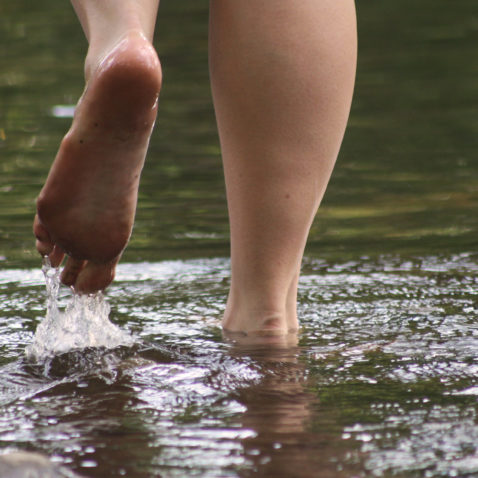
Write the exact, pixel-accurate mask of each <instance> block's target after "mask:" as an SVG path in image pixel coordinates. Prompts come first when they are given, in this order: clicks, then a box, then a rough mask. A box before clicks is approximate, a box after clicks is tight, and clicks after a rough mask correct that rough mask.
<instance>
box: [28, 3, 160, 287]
mask: <svg viewBox="0 0 478 478" xmlns="http://www.w3.org/2000/svg"><path fill="white" fill-rule="evenodd" d="M158 1H159V0H120V1H116V0H101V1H98V0H73V5H74V8H75V10H76V12H77V14H78V17H79V19H80V22H81V24H82V26H83V29H84V31H85V34H86V36H87V38H88V41H89V49H88V55H87V58H86V62H85V77H86V88H85V92H84V93H83V96H82V97H81V98H80V101H79V102H78V105H77V107H76V110H75V116H74V118H73V123H72V126H71V128H70V130H69V132H68V133H67V134H66V136H65V137H64V138H63V141H62V143H61V145H60V149H59V151H58V154H57V156H56V158H55V161H54V162H53V165H52V167H51V170H50V173H49V175H48V178H47V180H46V183H45V185H44V187H43V189H42V191H41V193H40V195H39V197H38V200H37V216H36V218H35V223H34V233H35V235H36V237H37V249H38V250H39V252H40V253H41V254H44V255H49V256H50V259H51V261H52V263H53V264H54V265H59V264H60V263H61V261H62V260H63V257H64V255H65V254H68V255H69V258H68V260H67V262H66V265H65V268H64V270H63V273H62V281H63V282H64V283H65V284H67V285H73V286H74V287H75V289H76V290H77V291H79V292H94V291H97V290H100V289H103V288H105V287H106V286H107V285H108V284H109V283H110V282H111V281H112V279H113V277H114V271H115V267H116V264H117V262H118V260H119V258H120V256H121V253H122V251H123V249H124V248H125V247H126V244H127V242H128V239H129V236H130V234H131V230H132V226H133V221H134V214H135V210H136V200H137V191H138V185H139V177H140V173H141V169H142V167H143V163H144V158H145V155H146V151H147V148H148V143H149V137H150V135H151V130H152V127H153V125H154V121H155V118H156V109H157V99H158V95H159V90H160V86H161V67H160V64H159V60H158V57H157V55H156V52H155V51H154V48H153V46H152V45H151V41H152V36H153V31H154V24H155V20H156V12H157V8H158Z"/></svg>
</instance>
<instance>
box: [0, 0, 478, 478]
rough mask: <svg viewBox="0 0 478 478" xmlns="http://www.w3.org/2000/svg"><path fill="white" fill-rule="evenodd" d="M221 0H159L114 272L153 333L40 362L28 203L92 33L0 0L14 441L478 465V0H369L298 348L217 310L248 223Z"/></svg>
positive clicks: (2, 211)
mask: <svg viewBox="0 0 478 478" xmlns="http://www.w3.org/2000/svg"><path fill="white" fill-rule="evenodd" d="M207 4H208V2H207V0H181V2H173V1H171V0H170V1H169V2H168V1H166V0H165V1H163V2H161V9H160V16H159V25H158V35H157V38H156V46H157V48H158V50H159V53H160V55H161V58H162V64H163V68H164V77H165V81H164V89H163V92H162V95H161V103H160V115H159V118H158V122H157V127H156V130H155V133H154V136H153V138H152V141H151V149H150V154H149V157H148V161H147V164H146V166H145V170H144V174H143V179H142V186H141V190H140V197H139V209H138V214H137V220H136V224H135V230H134V233H133V238H132V242H131V244H130V246H129V248H128V250H127V252H126V254H125V262H127V263H125V264H123V265H122V266H121V267H120V268H119V274H118V281H117V282H116V283H115V284H114V285H113V286H112V287H111V289H110V290H109V292H108V300H109V302H110V303H111V306H112V312H111V318H112V320H113V321H114V322H115V323H116V324H118V325H119V326H120V327H121V328H123V329H124V330H127V331H128V332H130V333H131V334H132V335H134V336H135V337H139V338H140V341H139V343H138V344H137V345H136V346H135V347H132V348H121V349H115V350H113V351H111V350H110V351H106V350H98V349H88V350H86V351H84V352H82V353H70V354H64V355H61V356H58V357H56V358H54V359H53V360H49V361H47V362H46V363H45V364H43V365H42V366H33V365H31V364H29V363H28V362H27V361H25V359H24V351H25V347H26V346H27V345H28V344H29V343H30V342H31V340H32V337H33V333H34V330H35V328H36V326H37V324H38V323H39V322H40V321H41V320H42V319H43V318H44V317H45V303H44V285H43V278H42V275H41V271H40V267H39V266H40V261H39V259H38V258H37V256H36V253H35V252H34V250H33V249H34V248H33V239H32V236H31V219H32V216H33V211H34V198H35V196H36V195H37V194H38V191H39V190H40V187H41V184H42V182H43V179H44V178H45V176H46V174H47V171H48V168H49V166H50V164H51V160H52V158H53V157H54V155H55V153H56V148H57V145H58V143H59V141H60V138H61V137H62V135H63V134H64V132H65V131H66V129H67V128H68V125H69V122H70V116H71V113H72V106H71V105H74V104H75V102H76V99H77V98H78V96H79V95H80V94H81V90H82V87H83V80H82V61H83V55H84V53H85V50H86V42H85V40H84V38H83V33H82V32H81V29H80V28H79V26H78V24H77V21H76V19H75V18H74V15H73V12H72V10H71V7H70V6H69V4H68V3H67V2H56V1H54V0H44V1H43V2H29V1H27V0H17V1H15V2H3V3H2V4H1V5H0V40H1V44H2V45H6V47H5V48H3V49H1V51H0V157H1V161H0V173H1V174H0V205H1V207H0V266H2V270H0V315H1V317H2V320H1V321H0V350H1V354H0V406H1V413H0V448H1V449H2V451H8V450H12V449H22V450H29V451H37V452H41V453H43V454H45V455H46V456H48V457H50V458H51V459H52V460H53V461H55V462H57V463H60V464H63V465H65V466H67V467H69V468H70V469H73V470H75V471H77V472H78V473H80V474H81V475H84V476H87V477H90V478H96V477H98V478H99V477H101V478H104V477H109V476H111V477H117V476H132V477H135V478H142V477H144V478H146V477H148V478H149V477H151V476H162V477H181V478H183V477H185V476H198V477H199V476H200V477H221V478H222V477H239V476H241V477H242V476H253V475H256V476H271V477H290V476H299V477H300V476H304V477H309V476H321V477H327V476H330V477H340V476H344V477H352V476H354V477H355V476H357V477H369V476H383V477H386V476H392V475H394V476H404V477H406V476H410V477H416V476H423V477H438V476H459V477H462V476H477V475H478V450H477V445H476V444H477V443H478V427H477V425H476V423H477V413H478V409H477V396H478V383H477V379H476V377H477V367H478V358H477V352H476V351H477V350H478V347H477V345H478V343H477V341H478V330H477V326H476V317H477V312H478V306H477V293H478V287H477V272H478V257H477V255H476V237H477V234H478V215H477V214H476V208H477V206H478V162H477V161H476V151H477V150H478V121H477V114H476V112H477V105H478V90H477V88H476V85H477V84H478V70H477V69H476V66H475V63H474V62H473V61H472V60H471V59H473V58H475V56H476V51H475V50H476V44H477V41H478V17H477V15H476V14H475V10H474V9H473V8H470V7H472V6H473V7H474V6H475V5H474V3H473V2H472V1H471V0H455V1H454V2H448V1H446V0H422V1H420V2H416V1H414V0H402V1H401V2H397V1H394V0H381V1H380V2H364V1H361V0H359V1H357V7H358V17H359V23H358V26H359V36H360V54H359V65H358V76H357V86H356V93H355V99H354V104H353V108H352V115H351V119H350V125H349V128H348V130H347V134H346V138H345V142H344V145H343V149H342V152H341V155H340V159H339V162H338V164H337V167H336V169H335V171H334V175H333V178H332V181H331V184H330V187H329V189H328V191H327V195H326V197H325V201H324V204H323V206H322V207H321V210H320V212H319V215H318V219H317V221H316V222H315V224H314V226H313V229H312V232H311V237H310V241H309V245H308V250H307V259H306V260H305V261H304V267H303V272H304V274H303V277H302V279H301V283H300V291H299V304H300V316H301V323H302V330H301V332H300V335H299V343H298V344H296V345H291V346H290V347H288V348H285V347H275V348H270V347H269V348H264V347H262V348H261V347H252V346H246V345H241V344H240V343H237V342H234V341H231V340H230V339H229V338H224V337H222V335H221V331H220V328H219V327H218V318H219V317H220V315H221V312H222V310H223V308H224V301H225V296H226V293H227V288H228V284H229V271H228V262H227V260H225V259H222V258H223V257H227V254H228V224H227V214H226V206H225V198H224V186H223V177H222V176H223V175H222V171H221V162H220V152H219V147H218V141H217V135H216V130H215V125H214V115H213V111H212V106H211V98H210V91H209V85H208V78H207V74H208V73H207V15H208V11H207V8H208V6H207ZM142 261H143V262H142ZM60 301H63V303H65V302H67V301H68V291H66V290H63V289H62V290H60Z"/></svg>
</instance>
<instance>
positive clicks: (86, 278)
mask: <svg viewBox="0 0 478 478" xmlns="http://www.w3.org/2000/svg"><path fill="white" fill-rule="evenodd" d="M73 5H74V8H75V11H76V12H77V15H78V17H79V19H80V22H81V25H82V27H83V30H84V31H85V34H86V37H87V39H88V41H89V50H88V55H87V58H86V62H85V77H86V84H87V87H86V89H85V93H84V94H83V96H82V99H81V100H80V102H79V104H78V107H77V110H76V113H75V117H74V119H73V124H72V126H71V129H70V131H69V132H68V133H67V135H66V136H65V138H64V140H63V142H62V144H61V145H60V149H59V152H58V155H57V157H56V159H55V161H54V163H53V166H52V168H51V171H50V173H49V176H48V178H47V181H46V183H45V186H44V187H43V189H42V191H41V193H40V196H39V198H38V202H37V206H38V214H37V216H36V218H35V224H34V232H35V235H36V237H37V249H38V250H39V252H40V253H41V254H43V255H49V256H50V259H51V261H52V263H53V264H54V265H59V264H60V263H61V261H62V260H63V258H64V256H65V255H67V256H68V258H67V260H66V263H65V267H64V269H63V273H62V280H63V282H64V283H65V284H67V285H72V286H74V287H75V289H76V290H77V291H78V292H80V293H90V292H95V291H97V290H101V289H104V288H105V287H107V286H108V285H109V284H110V282H111V281H112V280H113V277H114V271H115V267H116V265H117V263H118V261H119V259H120V257H121V253H122V251H123V250H124V248H125V247H126V244H127V242H128V239H129V236H130V234H131V230H132V226H133V222H134V214H135V209H136V200H137V190H138V185H139V177H140V173H141V169H142V167H143V163H144V159H145V156H146V152H147V147H148V143H149V137H150V134H151V130H152V127H153V125H154V120H155V117H156V109H157V98H158V95H159V91H160V87H161V81H162V75H161V66H160V63H159V60H158V57H157V55H156V52H155V51H154V48H153V47H152V45H151V41H152V37H153V32H154V24H155V19H156V13H157V9H158V1H156V0H101V1H100V0H73ZM356 47H357V41H356V26H355V8H354V3H353V0H300V1H297V0H281V1H280V2H276V1H271V0H250V1H249V0H247V1H237V0H211V2H210V71H211V84H212V92H213V99H214V107H215V110H216V117H217V122H218V129H219V137H220V142H221V149H222V157H223V163H224V171H225V180H226V190H227V200H228V208H229V218H230V228H231V274H232V277H231V289H230V292H229V297H228V301H227V306H226V310H225V313H224V317H223V321H222V324H223V328H224V329H225V330H227V331H230V332H233V333H240V334H243V335H248V336H251V337H254V336H270V335H272V336H284V335H287V334H289V333H291V332H294V331H296V330H297V328H298V319H297V306H296V302H297V283H298V279H299V272H300V264H301V260H302V255H303V251H304V247H305V244H306V240H307V235H308V232H309V229H310V226H311V224H312V221H313V218H314V215H315V213H316V211H317V208H318V207H319V204H320V202H321V199H322V197H323V195H324V192H325V189H326V186H327V183H328V181H329V178H330V175H331V172H332V169H333V166H334V164H335V161H336V158H337V155H338V152H339V148H340V144H341V142H342V138H343V135H344V131H345V126H346V123H347V119H348V115H349V110H350V104H351V99H352V92H353V86H354V79H355V65H356ZM96 231H101V233H100V234H96V233H93V232H96Z"/></svg>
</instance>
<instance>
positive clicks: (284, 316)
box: [222, 298, 298, 335]
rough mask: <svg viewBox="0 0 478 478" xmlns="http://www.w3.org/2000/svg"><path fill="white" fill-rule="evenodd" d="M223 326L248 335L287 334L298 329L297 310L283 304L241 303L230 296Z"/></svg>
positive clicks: (227, 329)
mask: <svg viewBox="0 0 478 478" xmlns="http://www.w3.org/2000/svg"><path fill="white" fill-rule="evenodd" d="M222 326H223V328H224V330H226V331H229V332H241V333H245V334H247V335H286V334H289V333H291V332H296V331H297V329H298V320H297V312H296V309H295V308H294V309H292V310H291V308H289V310H287V308H285V307H281V306H277V307H264V306H252V305H251V304H240V303H237V301H234V300H232V299H231V298H230V299H229V300H228V304H227V306H226V310H225V312H224V316H223V319H222Z"/></svg>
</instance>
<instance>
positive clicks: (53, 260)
mask: <svg viewBox="0 0 478 478" xmlns="http://www.w3.org/2000/svg"><path fill="white" fill-rule="evenodd" d="M64 257H65V253H64V252H63V250H62V249H61V248H60V247H58V246H54V247H53V250H52V251H51V252H50V254H49V255H48V259H50V264H51V265H52V267H60V264H61V263H62V262H63V258H64Z"/></svg>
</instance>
